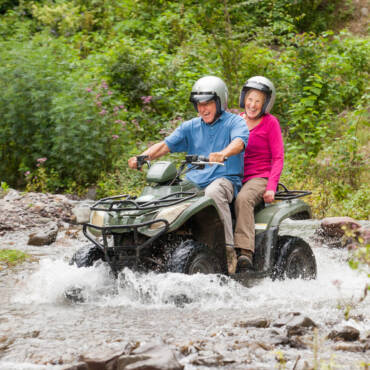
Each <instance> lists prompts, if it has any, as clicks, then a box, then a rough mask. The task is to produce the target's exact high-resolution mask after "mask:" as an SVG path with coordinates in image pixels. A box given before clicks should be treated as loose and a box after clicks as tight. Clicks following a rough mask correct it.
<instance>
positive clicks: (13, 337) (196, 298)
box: [0, 224, 370, 370]
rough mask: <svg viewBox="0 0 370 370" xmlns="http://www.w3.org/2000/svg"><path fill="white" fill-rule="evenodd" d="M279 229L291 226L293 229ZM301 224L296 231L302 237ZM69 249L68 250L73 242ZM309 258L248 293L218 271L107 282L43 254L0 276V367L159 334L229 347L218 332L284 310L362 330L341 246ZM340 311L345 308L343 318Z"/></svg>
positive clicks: (123, 276) (126, 276) (106, 275)
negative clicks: (307, 272) (73, 294)
mask: <svg viewBox="0 0 370 370" xmlns="http://www.w3.org/2000/svg"><path fill="white" fill-rule="evenodd" d="M288 227H289V229H290V231H292V229H294V228H292V224H289V225H288ZM302 227H303V228H304V225H302V224H300V225H299V227H298V228H297V230H296V232H297V234H298V232H299V233H300V235H301V234H302ZM310 228H311V229H312V225H311V224H309V227H308V228H306V229H305V231H306V234H305V239H306V240H307V239H309V238H310V234H311V235H312V233H311V232H310V231H307V229H310ZM292 233H293V234H294V230H293V232H292ZM72 243H74V245H71V246H70V247H71V248H70V249H76V248H78V247H80V245H81V243H80V242H77V241H75V242H72ZM311 244H312V243H311ZM66 250H67V247H66ZM69 253H71V251H69ZM314 254H315V256H316V260H317V269H318V273H317V279H316V280H310V281H302V280H284V281H271V279H269V278H266V279H263V280H260V281H256V282H254V283H253V284H252V285H250V286H248V287H245V286H242V285H241V284H239V283H238V282H236V281H234V280H232V279H230V278H228V277H225V276H219V275H201V274H196V275H191V276H188V275H183V274H175V273H166V274H156V273H152V272H151V273H146V274H144V273H138V272H133V271H131V270H129V269H125V270H124V271H122V272H121V273H120V275H119V277H118V279H114V278H113V276H112V274H111V273H110V269H109V266H107V264H105V263H96V264H95V265H94V266H93V267H89V268H77V267H76V266H71V265H69V264H68V263H67V262H65V261H64V260H62V259H57V260H55V259H52V258H49V257H44V258H42V259H41V260H40V262H39V263H38V264H35V263H33V264H32V263H31V264H29V265H28V268H27V267H26V268H25V267H23V269H22V271H18V270H16V271H14V272H13V273H11V272H10V273H9V276H7V279H1V280H0V302H1V305H0V317H1V321H0V333H1V335H0V337H1V338H5V339H4V341H5V342H0V369H1V370H2V369H4V370H5V369H6V370H10V369H17V370H18V369H22V370H23V369H32V370H33V369H44V368H50V366H51V364H54V365H55V366H56V368H57V365H58V363H57V362H58V361H59V362H61V363H73V362H75V361H76V358H78V357H79V356H80V355H81V354H85V355H89V354H90V355H92V356H95V355H97V354H99V353H100V354H105V355H106V354H109V353H112V352H114V351H117V350H122V346H123V344H122V342H123V341H124V342H126V341H129V340H135V341H148V340H151V339H152V338H155V337H158V336H160V338H162V339H163V340H165V341H166V342H167V343H170V344H171V345H172V347H176V346H181V345H183V344H184V343H188V342H190V341H191V342H192V341H194V340H199V341H209V340H210V338H217V343H218V345H219V346H223V347H224V348H229V347H230V348H231V347H232V345H231V344H230V343H231V342H230V341H231V340H233V341H235V338H234V337H233V336H231V337H228V336H227V335H226V334H225V333H227V332H232V333H233V334H232V335H236V336H237V337H236V338H237V339H238V340H250V338H251V337H253V335H257V334H253V333H251V332H249V334H248V332H247V331H246V330H244V331H243V330H241V329H240V331H237V329H233V325H234V323H235V322H237V321H239V320H243V319H250V318H256V317H265V318H268V319H269V320H274V319H277V318H278V317H279V315H280V314H284V313H289V312H301V313H302V314H303V315H305V316H308V317H310V318H311V319H312V320H314V321H315V323H316V324H318V325H319V327H321V328H323V329H324V332H325V328H326V327H328V328H329V327H330V326H331V325H332V324H345V325H351V326H354V327H355V328H357V329H359V330H360V331H362V332H364V333H366V332H368V331H369V330H370V322H369V318H370V305H369V301H368V298H366V299H364V300H363V301H362V302H361V303H358V302H359V301H360V299H361V298H362V297H363V294H364V287H365V285H366V283H367V281H368V277H367V273H366V272H361V271H355V270H352V269H350V267H349V266H348V263H347V259H348V252H347V251H346V250H340V249H329V248H326V247H314ZM73 288H78V289H80V290H81V292H82V293H81V294H82V295H83V302H82V303H78V304H73V303H71V302H70V300H68V299H67V298H66V295H65V293H66V291H68V290H70V289H73ZM345 307H352V309H351V317H350V320H349V321H345V315H344V308H345ZM356 316H358V317H360V316H361V317H363V319H362V320H357V319H355V318H356ZM233 330H234V331H235V330H236V332H233ZM328 330H329V329H328ZM214 335H216V337H214ZM2 336H3V337H2ZM233 338H234V339H233ZM2 343H5V344H6V345H3V344H2ZM232 343H234V342H232ZM3 347H4V348H5V350H3V351H1V348H3ZM291 351H293V349H292V350H291ZM286 352H287V353H288V354H289V351H288V350H286ZM292 353H293V352H292ZM324 354H326V355H327V357H329V356H330V353H329V352H325V353H324ZM292 356H293V354H292ZM359 356H361V355H359ZM359 358H361V357H359ZM58 359H59V360H58ZM189 361H190V360H189ZM261 361H262V362H260V363H259V364H260V368H273V367H274V366H275V365H276V363H275V362H274V361H275V357H274V355H273V353H272V354H271V356H270V355H269V356H267V355H266V356H265V358H264V359H263V360H261ZM184 364H185V365H186V366H188V364H187V362H186V361H185V362H184ZM256 364H257V362H256ZM54 365H53V366H54ZM189 366H190V365H189ZM266 366H267V367H266ZM291 367H292V366H291ZM186 368H188V369H191V368H193V367H191V366H190V367H186ZM231 368H232V367H231Z"/></svg>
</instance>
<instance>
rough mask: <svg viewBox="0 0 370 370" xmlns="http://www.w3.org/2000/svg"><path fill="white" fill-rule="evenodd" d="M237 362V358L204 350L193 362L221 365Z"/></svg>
mask: <svg viewBox="0 0 370 370" xmlns="http://www.w3.org/2000/svg"><path fill="white" fill-rule="evenodd" d="M235 362H236V360H235V359H234V358H231V357H230V356H227V357H226V356H224V355H222V354H216V353H213V352H211V351H204V353H202V354H201V355H200V356H199V357H197V358H195V359H194V360H192V361H191V364H192V365H196V366H207V367H219V366H227V365H230V364H232V363H235Z"/></svg>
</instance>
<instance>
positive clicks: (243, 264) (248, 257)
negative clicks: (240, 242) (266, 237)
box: [238, 249, 253, 270]
mask: <svg viewBox="0 0 370 370" xmlns="http://www.w3.org/2000/svg"><path fill="white" fill-rule="evenodd" d="M238 267H239V268H240V269H248V270H251V269H253V252H252V251H250V250H247V249H242V250H241V254H240V256H239V258H238Z"/></svg>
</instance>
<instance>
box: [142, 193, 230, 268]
mask: <svg viewBox="0 0 370 370" xmlns="http://www.w3.org/2000/svg"><path fill="white" fill-rule="evenodd" d="M180 205H181V203H180V204H179V206H180ZM139 232H140V233H141V234H143V235H145V236H149V237H150V236H153V235H154V234H156V233H157V232H158V230H152V229H150V227H146V228H140V230H139ZM167 233H178V234H190V235H191V237H192V238H194V239H195V240H197V241H199V242H201V243H203V244H205V245H207V246H208V247H209V248H210V249H211V250H213V252H214V253H215V254H216V255H217V257H218V259H219V260H220V261H221V262H222V269H223V271H224V272H225V273H226V272H227V260H226V248H225V233H224V226H223V223H222V221H221V218H220V215H219V211H218V209H217V206H216V203H215V201H214V200H213V199H211V198H209V197H207V196H202V197H199V198H195V200H194V201H193V200H192V201H191V203H190V205H189V206H188V207H187V208H186V209H184V210H183V211H182V213H181V214H180V215H179V216H178V217H177V218H176V219H175V220H174V221H173V222H172V223H171V224H170V227H169V229H168V231H167Z"/></svg>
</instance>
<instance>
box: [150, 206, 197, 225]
mask: <svg viewBox="0 0 370 370" xmlns="http://www.w3.org/2000/svg"><path fill="white" fill-rule="evenodd" d="M190 204H191V203H181V204H179V205H176V206H172V207H167V208H164V209H162V210H161V211H159V212H158V214H157V216H155V220H159V219H165V220H167V221H168V223H169V224H171V223H172V222H173V221H175V220H176V218H177V217H179V216H180V214H181V213H182V212H183V211H184V210H185V209H186V208H188V207H189V205H190ZM162 227H164V223H163V222H156V223H154V224H151V225H150V229H152V230H156V229H160V228H162Z"/></svg>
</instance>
